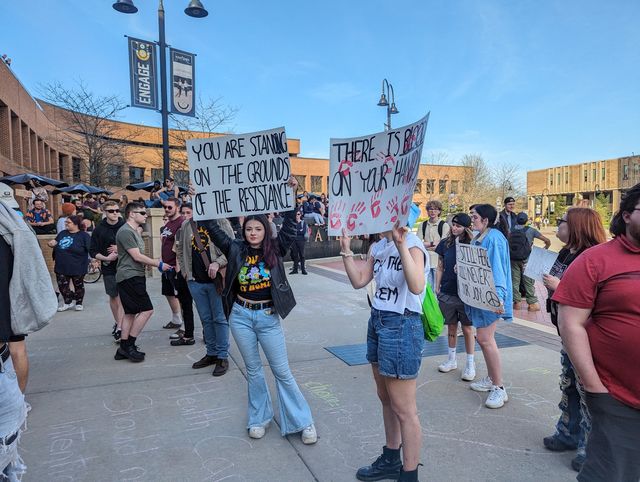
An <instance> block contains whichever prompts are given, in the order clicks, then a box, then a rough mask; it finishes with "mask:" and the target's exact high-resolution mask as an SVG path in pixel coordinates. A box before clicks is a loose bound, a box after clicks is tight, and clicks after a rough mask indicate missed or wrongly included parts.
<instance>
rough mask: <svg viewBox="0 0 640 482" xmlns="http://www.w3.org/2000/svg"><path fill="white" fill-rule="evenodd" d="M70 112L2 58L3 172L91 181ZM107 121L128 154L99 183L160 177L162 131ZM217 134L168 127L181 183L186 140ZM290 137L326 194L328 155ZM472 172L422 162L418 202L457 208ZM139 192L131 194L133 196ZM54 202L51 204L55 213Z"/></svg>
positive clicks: (313, 186)
mask: <svg viewBox="0 0 640 482" xmlns="http://www.w3.org/2000/svg"><path fill="white" fill-rule="evenodd" d="M69 114H70V113H69V111H66V110H65V109H62V108H60V107H57V106H54V105H51V104H48V103H47V102H44V101H42V100H37V99H35V98H33V97H32V96H31V94H30V93H29V92H28V91H27V90H26V89H25V88H24V86H23V85H22V84H21V83H20V81H19V79H18V78H17V77H16V76H15V75H14V73H13V72H12V71H11V69H10V68H9V67H8V66H6V65H5V64H4V63H3V62H0V174H1V175H3V176H4V175H11V174H19V173H22V172H34V173H38V174H42V175H45V176H48V177H53V178H56V179H61V180H64V181H65V182H68V183H74V184H75V183H78V182H85V183H89V171H88V165H87V163H86V160H85V159H82V158H81V156H80V155H78V154H77V150H76V149H73V143H74V142H76V141H78V140H79V135H78V134H76V133H74V132H70V129H69V121H68V118H69ZM109 124H110V126H111V128H110V129H109V130H108V132H109V133H110V134H109V135H110V136H112V137H113V138H114V139H115V140H118V141H119V142H121V143H122V144H123V145H124V150H123V152H124V155H123V157H124V158H123V159H121V160H120V161H118V162H115V163H113V164H110V165H109V166H108V172H107V176H106V178H107V182H106V184H107V185H106V186H101V187H107V188H108V189H110V190H111V191H114V197H117V196H119V194H120V193H121V192H124V191H123V189H124V186H126V185H127V184H131V183H136V182H142V181H150V180H156V179H157V180H161V179H162V177H163V171H162V130H161V129H160V128H157V127H148V126H143V125H138V124H131V123H127V122H115V121H113V122H111V121H110V122H109ZM216 135H222V134H214V133H198V132H185V131H177V130H172V131H171V132H170V134H169V144H170V152H171V158H172V160H173V159H175V160H176V163H177V165H178V166H179V167H176V165H173V166H172V167H173V168H172V175H173V177H174V178H175V179H176V181H177V183H178V184H186V183H187V182H188V167H187V164H186V151H185V148H184V141H185V140H186V139H188V138H191V137H211V136H216ZM287 141H288V148H289V154H290V159H291V169H292V172H293V174H294V175H295V176H296V177H297V178H298V180H299V182H300V186H301V188H303V189H304V190H306V191H310V192H315V193H328V192H329V189H328V182H329V160H328V159H317V158H309V157H304V156H301V155H300V140H299V139H288V140H287ZM72 152H76V154H75V155H74V154H73V153H72ZM470 176H472V173H471V172H470V169H468V168H464V167H461V166H445V165H428V164H422V165H421V166H420V171H419V174H418V182H417V185H416V191H415V196H414V201H415V202H416V203H418V204H420V205H424V204H425V203H426V202H427V201H428V200H430V199H437V200H440V201H442V202H443V203H445V204H447V205H448V206H451V209H454V208H455V206H456V205H460V204H461V202H462V200H461V199H459V198H460V195H461V194H462V193H463V192H464V190H465V185H466V183H467V182H468V179H469V178H470ZM139 194H140V193H135V194H133V195H132V193H128V195H129V198H130V199H131V198H132V197H137V196H138V195H139ZM142 194H145V193H142ZM18 195H20V192H18ZM56 204H57V203H56V202H54V203H52V206H50V207H51V208H52V209H53V210H54V211H55V212H57V206H56ZM460 207H462V206H460Z"/></svg>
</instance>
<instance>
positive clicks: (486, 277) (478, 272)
mask: <svg viewBox="0 0 640 482" xmlns="http://www.w3.org/2000/svg"><path fill="white" fill-rule="evenodd" d="M456 270H457V273H458V296H459V297H460V299H461V300H462V302H463V303H464V304H465V305H469V306H473V307H474V308H480V309H481V310H489V311H495V310H496V309H498V308H499V307H500V298H498V294H497V293H496V287H495V284H494V282H493V272H492V271H491V263H490V262H489V257H488V256H487V250H486V248H483V247H482V246H473V245H470V244H460V243H458V242H456Z"/></svg>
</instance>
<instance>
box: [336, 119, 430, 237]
mask: <svg viewBox="0 0 640 482" xmlns="http://www.w3.org/2000/svg"><path fill="white" fill-rule="evenodd" d="M428 122H429V114H427V115H426V116H425V117H423V118H422V119H420V120H419V121H418V122H415V123H413V124H410V125H408V126H405V127H400V128H397V129H391V130H388V131H385V132H380V133H377V134H371V135H369V136H361V137H352V138H348V139H331V141H330V149H331V150H330V162H329V165H330V174H329V189H328V190H329V236H341V235H342V230H343V229H346V231H347V232H348V233H349V234H351V235H359V234H375V233H382V232H384V231H389V230H390V229H392V228H393V226H394V224H395V223H396V222H399V223H400V224H401V225H404V224H406V222H407V218H408V217H409V210H410V206H411V200H412V198H413V191H414V189H415V187H416V181H417V179H418V170H419V168H420V158H421V157H422V146H423V145H424V139H425V135H426V133H427V124H428Z"/></svg>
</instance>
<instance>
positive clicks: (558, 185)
mask: <svg viewBox="0 0 640 482" xmlns="http://www.w3.org/2000/svg"><path fill="white" fill-rule="evenodd" d="M559 185H560V173H558V186H559Z"/></svg>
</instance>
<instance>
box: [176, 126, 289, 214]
mask: <svg viewBox="0 0 640 482" xmlns="http://www.w3.org/2000/svg"><path fill="white" fill-rule="evenodd" d="M187 156H188V159H189V173H190V175H191V180H192V183H193V188H194V190H195V196H194V198H193V219H195V220H196V221H202V220H205V219H218V218H227V217H229V216H247V215H249V214H264V213H271V212H282V211H290V210H291V209H293V208H294V206H295V199H294V197H295V196H294V192H293V190H292V189H291V187H289V185H288V184H287V181H288V179H289V175H290V174H291V166H290V162H289V151H288V149H287V136H286V134H285V131H284V127H279V128H277V129H271V130H267V131H261V132H253V133H250V134H241V135H229V136H222V137H212V138H208V139H190V140H188V141H187Z"/></svg>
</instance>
